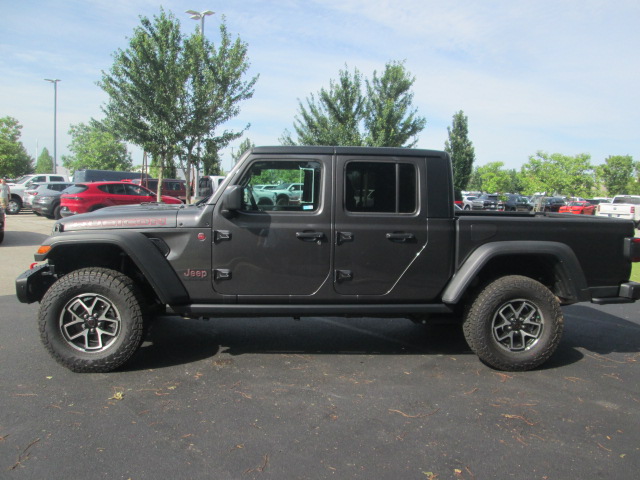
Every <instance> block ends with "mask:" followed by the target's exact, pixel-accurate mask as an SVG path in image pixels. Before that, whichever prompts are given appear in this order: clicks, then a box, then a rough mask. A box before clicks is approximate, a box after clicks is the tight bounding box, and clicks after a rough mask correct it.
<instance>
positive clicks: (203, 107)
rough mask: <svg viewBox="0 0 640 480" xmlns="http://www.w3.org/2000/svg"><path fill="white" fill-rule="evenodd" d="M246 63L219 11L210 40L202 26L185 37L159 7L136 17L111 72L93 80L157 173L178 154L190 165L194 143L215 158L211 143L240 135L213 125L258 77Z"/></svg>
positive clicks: (234, 108)
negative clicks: (156, 12)
mask: <svg viewBox="0 0 640 480" xmlns="http://www.w3.org/2000/svg"><path fill="white" fill-rule="evenodd" d="M248 68H249V63H248V61H247V45H246V44H245V43H243V42H242V41H240V39H236V40H235V41H234V40H232V39H231V38H230V36H229V34H228V32H227V29H226V25H225V23H224V17H223V20H222V22H221V26H220V42H219V45H218V46H217V47H216V46H214V45H213V44H212V43H211V42H209V41H208V40H207V39H206V38H204V37H203V35H202V34H201V33H196V34H193V35H191V36H190V37H189V38H186V39H185V38H184V37H183V35H182V34H181V33H180V24H179V21H178V20H177V19H176V18H175V17H174V16H173V15H172V14H170V13H169V14H167V13H165V12H164V10H161V12H160V15H159V16H157V17H153V19H152V20H150V19H148V18H146V17H141V18H140V26H139V27H137V28H135V29H134V33H133V36H132V38H131V40H130V43H129V47H128V48H127V49H125V50H122V49H119V50H118V51H116V53H115V54H114V63H113V66H112V67H111V69H110V71H109V72H108V73H106V72H103V77H102V81H101V82H99V85H100V86H101V87H102V88H103V89H104V90H105V91H106V92H107V93H108V95H109V101H108V103H107V105H106V106H105V108H104V111H105V113H106V114H107V117H108V118H109V119H110V121H111V122H112V124H113V125H115V126H116V128H117V131H118V132H119V133H120V134H121V135H122V136H123V138H124V139H125V140H127V141H129V142H131V143H134V144H136V145H139V146H140V147H141V148H143V149H144V150H145V151H147V152H149V153H150V154H151V156H152V159H153V162H154V163H156V164H157V165H158V166H159V167H160V172H162V171H163V170H164V168H165V167H167V166H172V165H173V162H174V157H175V156H176V155H180V156H181V158H183V159H186V164H187V165H186V168H187V169H189V168H190V166H191V165H192V162H193V158H192V153H193V150H194V148H196V145H198V144H200V145H201V146H202V147H203V148H205V149H206V156H207V158H208V159H209V161H210V162H211V161H216V160H215V159H217V151H213V150H211V149H219V148H222V147H223V146H225V145H226V144H228V143H229V142H230V141H231V140H233V139H235V138H238V137H239V136H240V135H241V132H240V133H236V132H232V131H227V130H225V131H224V132H222V133H220V134H216V129H217V128H218V127H219V126H220V125H221V124H223V123H224V122H226V121H228V120H229V119H231V118H233V117H235V116H236V115H237V114H238V113H239V102H241V101H242V100H245V99H248V98H251V96H252V95H253V87H254V85H255V82H256V81H257V76H256V77H253V78H252V79H250V80H248V81H245V80H243V78H244V76H245V74H246V72H247V70H248ZM209 168H210V169H211V168H212V167H211V165H210V166H209ZM218 168H219V167H218ZM206 169H207V167H206V164H205V170H206ZM187 175H188V173H187ZM159 184H160V182H159Z"/></svg>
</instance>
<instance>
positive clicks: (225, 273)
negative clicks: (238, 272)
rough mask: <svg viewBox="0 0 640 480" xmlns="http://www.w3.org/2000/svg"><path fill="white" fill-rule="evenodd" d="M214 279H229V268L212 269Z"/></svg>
mask: <svg viewBox="0 0 640 480" xmlns="http://www.w3.org/2000/svg"><path fill="white" fill-rule="evenodd" d="M213 278H214V279H215V280H231V270H229V269H226V268H216V269H214V270H213Z"/></svg>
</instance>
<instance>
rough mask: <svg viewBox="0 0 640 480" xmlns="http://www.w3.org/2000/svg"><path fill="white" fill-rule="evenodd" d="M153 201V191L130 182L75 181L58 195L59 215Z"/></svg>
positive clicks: (165, 199)
mask: <svg viewBox="0 0 640 480" xmlns="http://www.w3.org/2000/svg"><path fill="white" fill-rule="evenodd" d="M161 198H162V202H163V203H172V204H181V203H182V202H181V201H180V200H179V199H177V198H175V197H170V196H168V195H162V197H161ZM155 201H156V194H155V193H154V192H152V191H151V190H149V189H147V188H144V187H142V186H140V185H134V184H132V183H130V182H93V183H76V184H75V185H74V186H72V187H69V188H68V189H67V190H66V191H65V193H64V194H63V195H62V196H61V197H60V206H61V208H60V215H62V216H63V217H70V216H71V215H76V214H78V213H87V212H93V211H94V210H98V209H99V208H104V207H113V206H116V205H135V204H140V203H145V202H155Z"/></svg>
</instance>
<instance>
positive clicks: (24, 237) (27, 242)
mask: <svg viewBox="0 0 640 480" xmlns="http://www.w3.org/2000/svg"><path fill="white" fill-rule="evenodd" d="M47 237H48V235H44V234H42V233H35V232H23V231H11V230H7V231H5V232H4V242H2V248H6V247H29V246H38V245H41V244H42V242H43V241H44V239H45V238H47Z"/></svg>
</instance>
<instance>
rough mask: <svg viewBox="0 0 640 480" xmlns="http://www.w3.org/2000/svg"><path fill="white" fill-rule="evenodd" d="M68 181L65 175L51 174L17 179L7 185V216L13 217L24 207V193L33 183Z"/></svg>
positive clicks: (36, 174)
mask: <svg viewBox="0 0 640 480" xmlns="http://www.w3.org/2000/svg"><path fill="white" fill-rule="evenodd" d="M68 181H69V179H68V178H67V176H66V175H56V174H52V173H34V174H31V175H25V176H24V177H21V178H19V179H18V180H16V181H15V182H14V183H8V185H9V189H10V190H11V198H10V199H9V205H7V214H9V215H15V214H17V213H20V210H22V207H24V192H25V190H28V189H29V187H31V185H33V184H34V183H43V182H68Z"/></svg>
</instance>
